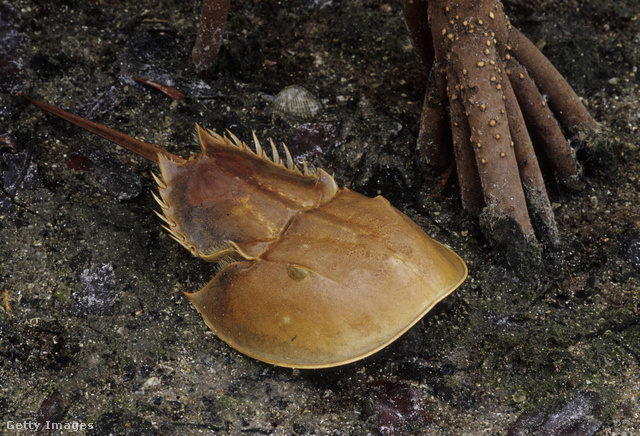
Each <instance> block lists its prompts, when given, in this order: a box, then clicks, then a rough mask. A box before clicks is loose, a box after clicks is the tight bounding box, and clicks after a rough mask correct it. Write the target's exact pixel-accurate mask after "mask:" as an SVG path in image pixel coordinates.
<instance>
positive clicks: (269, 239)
mask: <svg viewBox="0 0 640 436" xmlns="http://www.w3.org/2000/svg"><path fill="white" fill-rule="evenodd" d="M20 95H22V96H23V97H24V98H25V99H27V100H28V101H30V102H31V103H33V104H34V105H36V106H38V107H40V108H42V109H43V110H46V111H48V112H50V113H52V114H54V115H56V116H58V117H60V118H62V119H65V120H67V121H69V122H72V123H74V124H77V125H78V126H80V127H82V128H84V129H87V130H89V131H91V132H93V133H95V134H97V135H100V136H102V137H104V138H106V139H108V140H109V141H112V142H115V143H116V144H119V145H121V146H123V147H126V148H127V149H129V150H131V151H133V152H135V153H138V154H139V155H141V156H144V157H145V158H147V159H150V160H152V161H154V162H157V163H158V164H159V165H160V169H161V171H162V179H163V180H160V179H159V178H156V181H157V182H158V186H159V187H160V197H156V200H157V201H158V203H159V204H160V206H161V207H162V209H163V213H161V214H158V215H159V216H160V218H162V219H163V220H164V221H165V223H166V224H167V226H165V228H166V229H167V230H168V231H169V232H170V234H171V236H172V237H173V238H175V239H176V240H177V241H178V242H179V243H180V244H182V245H183V246H184V247H185V248H187V249H188V250H189V251H191V253H193V255H194V256H197V257H200V258H202V259H204V260H207V261H212V262H214V261H222V262H221V265H222V264H225V265H226V266H224V267H223V268H222V269H221V270H220V271H219V273H218V274H217V275H216V276H215V277H214V278H213V280H211V282H210V283H209V284H208V285H206V286H205V287H204V288H203V289H202V290H201V291H199V292H196V293H193V294H186V295H187V297H188V298H189V299H190V300H191V302H192V303H193V304H194V305H195V307H196V309H198V311H199V312H200V313H201V314H202V317H203V318H204V320H205V322H206V323H207V325H208V326H209V327H211V329H212V330H213V331H214V332H215V333H217V334H218V336H219V337H220V338H221V339H222V340H224V341H225V342H227V343H228V344H229V345H231V346H232V347H234V348H236V349H237V350H239V351H241V352H242V353H245V354H247V355H249V356H252V357H254V358H256V359H259V360H262V361H265V362H269V363H273V364H275V365H280V366H287V367H295V368H324V367H330V366H337V365H342V364H346V363H349V362H353V361H355V360H358V359H362V358H364V357H367V356H369V355H371V354H373V353H375V352H376V351H378V350H380V349H382V348H384V347H385V346H387V345H388V344H390V343H391V342H393V341H394V340H395V339H397V338H398V337H399V336H400V335H402V334H403V333H404V332H405V331H407V330H408V329H409V328H410V327H411V326H412V325H414V324H415V323H416V322H418V320H420V318H422V316H424V314H426V313H427V312H428V311H429V310H431V308H432V307H433V306H434V305H435V304H436V303H438V302H439V301H440V300H442V299H443V298H444V297H446V296H447V295H449V294H450V293H451V292H453V291H454V290H455V289H456V288H457V287H458V286H459V285H460V284H461V283H462V282H463V281H464V279H465V278H466V276H467V267H466V265H465V263H464V262H463V261H462V259H460V257H458V255H457V254H455V253H454V252H453V251H451V250H450V249H449V248H447V247H445V246H444V245H442V244H440V243H438V242H436V241H434V240H433V239H431V238H429V237H428V236H427V235H426V234H425V233H424V232H423V231H422V229H420V227H418V226H417V225H416V224H415V223H414V222H413V221H411V220H410V219H409V218H407V217H406V216H405V215H404V214H402V213H401V212H399V211H398V210H396V209H394V208H393V207H392V206H391V205H390V204H389V202H388V201H387V200H385V199H384V198H382V197H380V196H378V197H376V198H373V199H372V198H367V197H363V196H362V195H359V194H356V193H355V192H352V191H350V190H348V189H340V188H338V187H337V186H336V183H335V181H334V180H333V178H332V177H331V176H329V175H328V174H327V173H325V172H324V171H322V170H320V171H318V173H317V174H310V173H309V171H308V170H307V167H306V164H305V165H304V171H303V172H300V171H299V169H298V168H297V167H296V166H295V165H294V164H293V159H292V158H291V155H290V154H289V151H288V150H287V148H286V147H285V152H286V160H287V164H286V166H285V164H284V163H283V162H281V160H280V157H279V156H278V152H277V150H276V147H275V145H274V144H273V142H271V152H272V156H273V157H272V159H271V160H270V159H269V158H267V157H266V155H265V153H264V151H263V150H262V147H261V146H260V143H259V142H258V140H257V139H256V138H255V135H254V142H255V147H256V152H255V153H253V152H251V151H250V150H249V148H248V147H247V146H246V145H245V144H244V143H242V142H240V141H239V140H238V139H237V138H236V137H235V136H233V135H232V139H233V142H231V141H230V140H229V139H228V138H223V137H221V136H219V135H216V134H215V133H212V132H207V131H204V130H203V129H201V128H200V127H199V126H197V129H198V136H199V139H200V144H201V145H202V153H201V154H198V155H195V156H192V157H191V158H190V159H189V160H184V159H182V158H181V157H179V156H176V155H174V154H171V153H169V152H167V151H166V150H164V149H162V148H161V147H158V146H156V145H154V144H148V143H145V142H143V141H140V140H138V139H136V138H133V137H131V136H129V135H126V134H124V133H122V132H118V131H116V130H113V129H111V128H109V127H107V126H103V125H102V124H99V123H96V122H93V121H90V120H87V119H85V118H82V117H79V116H77V115H74V114H71V113H69V112H66V111H63V110H62V109H59V108H56V107H55V106H51V105H49V104H47V103H44V102H41V101H39V100H36V99H33V98H31V97H28V96H26V95H23V94H20Z"/></svg>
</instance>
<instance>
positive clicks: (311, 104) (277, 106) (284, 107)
mask: <svg viewBox="0 0 640 436" xmlns="http://www.w3.org/2000/svg"><path fill="white" fill-rule="evenodd" d="M321 109H322V103H320V100H318V99H317V98H316V97H315V96H314V95H313V94H311V93H310V92H309V91H307V90H306V89H304V88H303V87H302V86H298V85H292V86H287V87H286V88H284V89H283V90H282V91H280V92H279V93H278V95H276V97H275V98H274V99H273V109H272V110H273V113H275V114H279V115H284V116H293V117H297V118H302V119H304V120H308V119H311V118H313V117H315V116H316V115H317V114H318V112H320V110H321Z"/></svg>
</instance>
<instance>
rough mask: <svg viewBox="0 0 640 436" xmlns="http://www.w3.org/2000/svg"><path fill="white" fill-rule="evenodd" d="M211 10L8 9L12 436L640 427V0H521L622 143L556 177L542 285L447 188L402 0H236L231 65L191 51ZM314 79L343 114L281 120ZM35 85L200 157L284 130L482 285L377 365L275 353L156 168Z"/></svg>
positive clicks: (515, 6)
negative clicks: (203, 146) (273, 362)
mask: <svg viewBox="0 0 640 436" xmlns="http://www.w3.org/2000/svg"><path fill="white" fill-rule="evenodd" d="M200 7H201V5H200V2H196V1H188V2H181V1H156V2H153V1H138V2H130V1H100V0H99V1H94V2H80V1H74V0H70V1H66V2H36V1H29V0H18V1H13V2H9V3H6V2H4V3H1V4H0V41H2V43H1V44H0V76H1V77H2V80H1V83H0V137H1V138H2V140H1V141H0V152H2V159H1V160H0V172H1V173H2V174H1V177H0V183H1V184H2V197H1V198H0V292H2V307H3V308H4V309H3V310H0V415H1V419H0V424H1V425H2V426H3V427H2V431H3V432H7V434H15V432H16V428H13V429H12V428H10V427H9V426H10V425H14V426H16V425H25V426H26V425H30V426H31V427H30V428H31V429H29V428H27V429H24V430H21V433H18V434H30V433H33V432H35V431H34V430H33V429H34V428H35V425H36V424H41V425H46V423H47V422H49V423H58V424H59V425H61V426H65V425H66V426H67V427H66V430H64V429H63V430H57V431H54V432H53V434H68V432H69V431H70V430H73V428H72V427H73V426H75V428H76V429H79V430H80V433H81V434H90V435H93V434H95V435H103V434H118V435H120V434H127V435H147V434H148V435H156V434H159V435H170V434H213V433H216V434H274V435H280V434H286V435H303V434H306V435H310V434H318V435H319V434H323V435H325V434H335V435H342V434H424V435H459V434H464V435H481V434H486V435H547V434H548V435H552V434H553V435H557V434H573V435H632V434H638V433H640V406H639V405H638V404H639V403H640V401H639V397H640V376H639V375H638V374H640V345H639V344H640V323H639V314H638V310H639V309H640V307H639V301H640V290H639V282H640V202H639V198H638V187H639V185H640V179H639V178H638V177H639V176H638V174H640V171H639V161H638V153H639V151H638V147H639V145H640V141H639V132H638V125H639V124H640V103H639V100H640V78H639V77H638V71H637V69H638V66H639V65H640V51H639V49H638V47H640V24H639V19H638V18H639V17H640V7H639V6H638V4H637V3H636V2H634V1H631V0H629V1H626V2H624V1H623V2H608V1H605V2H603V1H589V0H585V1H578V0H576V1H569V2H555V1H531V0H530V1H527V0H510V1H507V2H506V3H505V7H506V9H507V11H508V13H509V15H510V17H511V19H512V21H513V23H514V24H515V25H516V26H518V27H519V28H520V29H521V30H522V31H523V32H524V33H525V34H526V35H527V36H529V37H530V38H531V39H532V40H533V41H534V42H536V43H537V44H538V45H539V46H540V47H542V48H543V52H544V53H545V54H547V56H549V58H550V59H551V60H552V62H553V63H554V64H555V65H556V66H557V68H558V69H559V70H560V71H561V72H562V73H563V74H564V75H565V76H566V77H567V78H568V80H569V82H570V83H571V84H572V85H573V86H574V87H575V89H576V91H577V92H578V94H579V95H581V96H582V97H583V98H584V99H585V102H586V104H587V105H588V107H589V109H590V111H591V112H592V114H593V115H594V116H595V117H596V119H597V120H598V121H600V122H601V123H603V124H604V125H605V126H607V128H608V130H607V131H606V133H605V135H606V138H605V139H606V140H607V141H608V142H609V143H610V144H611V145H612V150H613V153H614V155H615V159H614V160H613V161H612V160H610V159H608V158H607V157H606V156H604V157H603V156H600V155H598V154H597V153H590V152H588V151H584V150H582V151H578V155H579V156H580V157H581V158H582V159H583V167H584V172H585V174H586V176H587V186H586V188H585V189H584V191H583V192H581V193H579V194H573V193H570V192H567V191H566V190H563V189H562V188H560V187H557V186H556V185H555V184H554V183H553V180H548V183H549V185H548V186H549V189H550V196H551V200H552V203H553V205H554V209H555V214H556V218H557V220H558V225H559V229H560V232H561V235H562V239H563V248H562V249H561V250H559V251H549V250H545V251H544V255H543V257H544V259H543V267H542V268H541V269H540V270H539V271H535V270H529V272H528V273H524V274H523V273H522V272H521V273H519V274H516V273H514V272H513V270H512V269H511V268H509V267H508V266H506V265H507V264H506V262H505V260H504V258H503V256H502V254H501V253H499V252H496V251H495V250H494V249H492V248H491V246H490V245H489V244H488V242H487V241H486V239H484V237H483V235H482V232H481V230H480V228H479V225H478V222H477V220H476V219H474V218H473V217H470V216H468V215H467V214H466V213H465V212H463V211H462V207H461V204H460V197H459V194H458V191H457V184H456V182H455V180H454V179H451V180H450V181H449V182H448V185H447V186H446V187H445V189H444V190H442V191H439V190H438V189H437V187H438V185H439V183H440V180H439V179H434V178H433V177H431V176H428V175H427V174H426V173H425V171H424V168H423V166H422V165H421V163H420V162H419V160H418V159H417V152H416V150H415V140H416V136H417V129H418V118H419V113H420V106H421V102H422V93H423V92H424V87H425V84H426V73H425V72H424V71H422V69H421V66H420V65H419V63H418V61H417V59H416V57H415V56H414V53H413V52H412V48H411V46H410V42H409V39H408V36H407V34H406V31H405V28H404V23H403V21H402V13H401V9H400V6H399V3H398V2H396V1H391V2H387V3H385V2H378V1H373V0H371V1H369V0H359V1H335V0H334V1H328V0H316V1H312V0H300V1H287V2H276V1H260V2H248V1H244V0H239V1H232V7H231V11H230V15H229V21H228V26H227V29H226V32H225V41H224V43H223V47H222V51H221V54H220V56H219V58H218V61H217V63H216V66H215V70H214V71H213V72H212V74H210V75H209V76H207V77H203V76H198V75H197V74H196V73H195V70H194V68H193V67H192V66H191V63H190V54H191V47H192V45H193V42H194V40H195V36H196V29H197V27H196V25H197V20H198V14H199V11H200ZM135 76H141V77H145V78H147V79H149V80H153V81H156V82H160V83H163V84H167V85H170V86H172V87H175V88H176V89H178V90H180V91H181V92H182V93H184V94H185V98H184V99H183V100H182V101H180V102H179V103H178V102H176V101H174V100H173V99H171V98H170V97H168V96H167V95H165V94H163V93H161V92H159V91H158V90H156V89H154V88H150V87H148V86H146V85H144V84H141V83H140V82H137V81H135V80H133V78H134V77H135ZM290 85H300V86H303V87H305V88H306V89H307V90H309V91H310V92H311V93H312V94H313V95H314V96H315V97H317V98H318V99H319V100H320V101H321V102H322V105H323V109H322V111H321V112H320V113H319V114H317V115H316V116H315V117H314V118H313V119H310V120H306V121H300V120H297V121H296V120H291V119H287V118H286V117H284V118H283V117H281V116H279V115H274V114H273V113H272V111H271V106H270V103H271V101H272V100H273V98H274V97H275V96H276V95H277V94H278V92H280V91H281V90H282V89H283V88H285V87H286V86H290ZM15 91H22V92H24V93H26V94H28V95H31V96H34V97H36V98H39V99H42V100H45V101H47V102H49V103H51V104H55V105H57V106H60V107H62V108H65V109H68V110H70V111H72V112H74V113H77V114H79V115H83V116H86V117H89V118H91V119H93V120H95V121H98V122H101V123H103V124H107V125H109V126H112V127H115V128H117V129H119V130H121V131H124V132H127V133H129V134H131V135H134V136H136V137H139V138H141V139H144V140H146V141H148V142H153V143H157V144H160V145H162V146H164V147H166V148H167V149H169V150H170V151H171V152H172V153H175V154H178V155H180V156H183V157H187V156H189V155H190V154H192V153H194V152H197V151H198V146H197V144H196V141H195V138H194V136H193V133H194V123H195V122H197V123H199V124H201V125H203V126H206V127H209V128H211V129H213V130H216V131H218V132H222V131H223V130H224V129H229V130H230V131H232V132H234V133H235V134H236V135H237V136H238V137H240V138H244V139H245V140H249V139H250V138H251V130H255V131H256V132H257V134H258V136H259V137H260V138H262V139H265V140H266V139H267V138H269V137H271V138H274V140H277V141H280V140H282V141H284V142H286V143H287V145H288V146H289V148H290V149H291V152H292V154H293V155H294V156H303V157H304V158H305V159H306V160H307V161H308V162H309V163H311V164H313V165H314V166H316V167H322V168H324V169H326V170H327V171H328V172H331V173H333V174H335V177H336V180H337V181H338V183H339V185H344V186H348V187H350V188H351V189H353V190H356V191H358V192H361V193H363V194H366V195H369V196H375V195H378V194H382V195H383V196H385V197H386V198H388V199H389V200H390V201H391V203H392V204H393V205H394V206H396V207H398V208H399V209H401V210H402V211H404V212H405V213H406V214H407V215H409V216H410V217H411V218H412V219H414V220H415V221H416V222H417V223H418V224H419V225H420V226H422V227H423V228H424V229H425V230H426V231H427V233H428V234H430V235H431V236H432V237H434V238H435V239H437V240H439V241H441V242H443V243H445V244H447V245H449V246H451V247H452V248H453V249H454V250H456V251H457V252H458V253H459V254H460V255H461V256H462V257H463V258H464V259H465V260H466V261H467V262H468V265H469V270H470V274H469V278H468V279H467V281H466V282H465V283H464V284H463V285H462V287H461V288H460V289H459V290H458V291H456V292H454V293H453V294H452V295H451V296H450V297H448V298H447V299H446V300H445V301H443V302H442V303H440V304H439V305H438V306H437V307H436V308H435V309H434V310H433V311H431V312H430V313H429V314H428V315H427V316H426V317H425V318H424V319H423V320H422V321H421V322H420V323H418V324H417V325H416V326H415V327H414V328H412V329H411V330H410V331H409V332H408V333H407V334H405V335H404V336H403V337H402V338H401V339H400V340H398V341H397V342H396V343H394V344H393V345H392V346H390V347H388V348H387V349H385V350H383V351H382V352H380V353H378V354H377V355H375V356H373V357H371V358H368V359H366V360H364V361H361V362H357V363H354V364H350V365H347V366H345V367H341V368H337V369H332V370H321V371H297V370H290V369H282V368H277V367H273V366H270V365H266V364H263V363H260V362H257V361H254V360H252V359H250V358H247V357H245V356H243V355H241V354H239V353H237V352H236V351H234V350H233V349H230V348H229V347H227V346H226V345H225V344H223V343H222V342H221V341H219V340H218V339H217V338H216V337H215V336H214V335H213V334H212V333H211V332H210V331H209V330H208V329H207V327H206V326H205V325H204V323H203V322H202V320H201V318H200V316H199V315H198V313H197V312H196V311H195V309H194V308H193V307H192V306H191V305H190V304H189V302H188V301H187V299H186V298H185V297H184V296H183V294H182V291H188V292H193V291H195V290H197V289H199V288H200V287H202V286H204V285H205V284H206V283H207V282H208V281H209V280H210V278H211V277H212V276H213V274H214V273H215V269H214V268H213V267H212V266H210V265H208V264H205V263H203V262H201V261H199V260H197V259H194V258H193V257H191V255H190V254H189V253H188V252H186V251H185V250H184V249H182V248H181V247H180V246H179V245H178V244H176V243H175V242H174V241H172V240H171V239H170V237H169V236H168V235H167V234H166V232H164V231H163V230H162V229H161V228H160V225H159V224H160V223H159V220H158V219H157V217H155V216H154V215H153V213H152V211H153V209H156V208H157V205H156V204H155V203H154V201H153V198H152V196H151V195H150V194H149V190H151V189H154V188H155V184H154V181H153V179H152V177H151V176H150V174H149V171H150V170H152V169H155V168H154V165H153V164H152V163H149V162H145V161H143V159H142V158H139V157H136V156H132V155H131V154H129V153H128V152H126V150H122V149H120V148H118V147H114V146H113V145H112V144H110V143H108V142H106V141H104V140H101V139H97V138H96V137H94V136H93V135H91V134H89V133H85V132H82V131H81V130H80V129H78V128H75V127H73V126H70V125H68V124H67V123H65V122H62V121H60V120H57V119H54V118H53V117H51V116H47V115H44V114H43V113H41V112H40V111H39V110H37V109H36V108H34V107H31V106H29V105H28V104H26V102H25V101H23V100H22V99H21V98H20V97H18V96H16V95H15ZM525 270H526V269H525ZM11 423H13V424H11ZM41 434H46V432H44V433H41Z"/></svg>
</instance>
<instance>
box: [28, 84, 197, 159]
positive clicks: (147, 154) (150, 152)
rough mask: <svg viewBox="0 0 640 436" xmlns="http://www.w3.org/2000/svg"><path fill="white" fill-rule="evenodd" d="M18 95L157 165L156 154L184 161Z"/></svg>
mask: <svg viewBox="0 0 640 436" xmlns="http://www.w3.org/2000/svg"><path fill="white" fill-rule="evenodd" d="M18 95H20V96H21V97H22V98H24V99H25V100H27V101H28V102H29V103H31V104H33V105H34V106H38V107H39V108H40V109H42V110H44V111H47V112H49V113H50V114H53V115H55V116H57V117H59V118H62V119H63V120H66V121H69V122H70V123H73V124H75V125H76V126H79V127H82V128H83V129H85V130H88V131H90V132H92V133H95V134H96V135H98V136H102V137H103V138H105V139H106V140H108V141H111V142H113V143H114V144H118V145H120V146H122V147H124V148H126V149H127V150H129V151H132V152H134V153H136V154H138V155H140V156H142V157H144V158H145V159H149V160H150V161H152V162H155V163H158V161H159V159H158V154H162V155H163V156H164V157H166V158H167V159H169V160H171V161H173V162H177V163H182V162H184V159H182V158H181V157H180V156H176V155H175V154H172V153H169V152H168V151H166V150H164V149H163V148H160V147H158V146H157V145H154V144H148V143H146V142H144V141H140V140H139V139H136V138H134V137H133V136H129V135H127V134H125V133H122V132H119V131H117V130H115V129H112V128H110V127H107V126H104V125H102V124H99V123H96V122H94V121H90V120H88V119H86V118H82V117H80V116H78V115H74V114H72V113H69V112H67V111H64V110H62V109H60V108H57V107H55V106H51V105H50V104H47V103H45V102H43V101H40V100H36V99H35V98H32V97H29V96H27V95H24V94H23V93H21V92H18Z"/></svg>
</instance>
